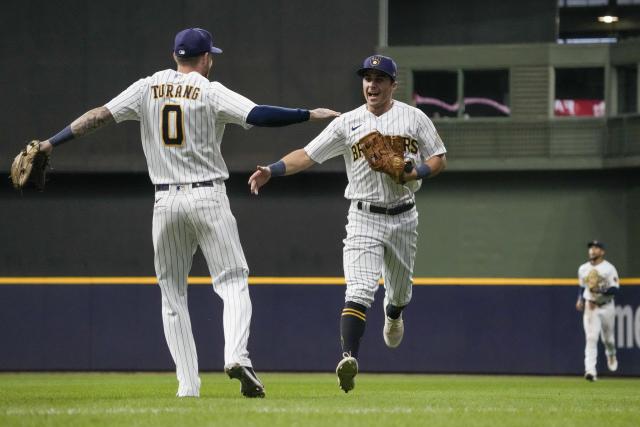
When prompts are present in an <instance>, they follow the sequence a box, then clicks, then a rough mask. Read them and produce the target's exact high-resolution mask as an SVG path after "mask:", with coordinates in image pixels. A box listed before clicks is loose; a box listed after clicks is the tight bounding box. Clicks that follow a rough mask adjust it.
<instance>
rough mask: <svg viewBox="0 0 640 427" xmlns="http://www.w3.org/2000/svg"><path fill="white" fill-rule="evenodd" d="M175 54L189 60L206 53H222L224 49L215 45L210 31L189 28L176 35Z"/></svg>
mask: <svg viewBox="0 0 640 427" xmlns="http://www.w3.org/2000/svg"><path fill="white" fill-rule="evenodd" d="M173 52H174V53H175V54H176V56H179V57H180V58H188V57H190V56H198V55H201V54H203V53H205V52H210V53H222V49H218V48H217V47H215V46H214V45H213V40H212V38H211V33H210V32H209V31H207V30H203V29H202V28H187V29H186V30H182V31H180V32H179V33H178V34H176V39H175V43H174V45H173Z"/></svg>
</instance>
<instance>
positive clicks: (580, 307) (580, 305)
mask: <svg viewBox="0 0 640 427" xmlns="http://www.w3.org/2000/svg"><path fill="white" fill-rule="evenodd" d="M576 310H578V311H583V310H584V300H578V301H576Z"/></svg>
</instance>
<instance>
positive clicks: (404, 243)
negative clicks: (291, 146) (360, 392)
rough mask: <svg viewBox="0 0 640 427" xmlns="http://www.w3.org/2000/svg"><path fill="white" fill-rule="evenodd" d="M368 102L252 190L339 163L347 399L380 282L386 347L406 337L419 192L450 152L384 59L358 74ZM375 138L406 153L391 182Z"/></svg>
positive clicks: (261, 174)
mask: <svg viewBox="0 0 640 427" xmlns="http://www.w3.org/2000/svg"><path fill="white" fill-rule="evenodd" d="M357 73H358V75H360V76H361V77H362V91H363V95H364V98H365V101H366V103H365V104H364V105H362V106H360V107H358V108H356V109H355V110H352V111H349V112H348V113H344V114H342V115H341V116H340V117H339V118H337V119H335V120H333V121H332V122H331V124H329V126H327V127H326V128H325V129H324V130H323V131H322V132H321V133H320V134H319V135H318V136H317V137H316V138H315V139H313V141H311V142H310V143H309V144H307V146H306V147H304V148H302V149H298V150H295V151H293V152H291V153H289V154H287V155H286V156H285V157H284V158H282V160H280V161H278V162H276V163H274V164H272V165H269V166H258V169H257V171H256V172H255V173H254V174H253V175H252V176H251V178H250V179H249V184H250V186H251V191H252V192H253V193H254V194H258V191H259V189H260V187H262V186H263V185H265V184H266V183H267V182H268V181H269V179H270V178H271V177H273V176H281V175H292V174H295V173H298V172H300V171H303V170H305V169H307V168H309V167H311V166H312V165H314V164H316V163H322V162H324V161H326V160H328V159H330V158H332V157H336V156H342V157H343V158H344V161H345V165H346V172H347V178H348V181H349V183H348V185H347V188H346V190H345V193H344V195H345V197H346V198H347V199H349V200H350V201H351V207H350V208H349V215H348V224H347V237H346V238H345V239H344V250H343V267H344V275H345V279H346V283H347V289H346V296H345V305H344V308H343V310H342V316H341V321H340V335H341V343H342V351H343V354H342V358H341V360H340V361H339V363H338V366H337V368H336V373H337V375H338V383H339V386H340V388H341V389H342V390H344V391H345V392H349V391H350V390H352V389H353V388H354V386H355V382H354V377H355V376H356V374H357V373H358V361H357V357H358V350H359V347H360V339H361V338H362V336H363V334H364V330H365V324H366V316H367V309H369V308H370V307H371V304H372V302H373V300H374V294H375V292H376V290H377V289H378V287H379V285H378V281H379V279H380V277H381V276H382V277H383V278H384V287H385V297H384V306H383V307H384V312H385V324H384V330H383V337H384V341H385V343H386V345H387V346H388V347H390V348H395V347H397V346H398V345H400V342H401V340H402V337H403V334H404V322H403V319H402V310H403V309H404V308H405V307H406V306H407V304H409V301H410V300H411V291H412V285H413V267H414V261H415V256H416V248H417V240H418V231H417V227H418V212H417V210H416V208H415V192H416V191H417V190H418V189H419V188H420V185H421V183H422V180H423V179H425V178H427V177H433V176H436V175H437V174H438V173H440V172H441V171H442V170H444V168H445V163H446V161H445V152H446V150H445V147H444V145H443V143H442V140H441V139H440V137H439V136H438V133H437V132H436V129H435V127H434V126H433V123H431V120H429V118H428V117H427V116H426V115H425V114H424V113H423V112H422V111H420V110H419V109H417V108H415V107H412V106H409V105H407V104H405V103H402V102H399V101H396V100H394V99H393V92H394V90H395V89H396V87H397V82H396V77H397V68H396V64H395V62H394V61H393V60H392V59H391V58H389V57H385V56H382V55H373V56H371V57H369V58H366V59H365V61H364V64H363V66H362V68H360V69H359V70H358V72H357ZM372 133H376V134H379V135H381V138H382V137H386V138H387V139H389V140H393V141H395V142H398V141H400V142H401V143H402V147H403V148H404V159H405V161H406V162H407V166H408V167H407V168H406V169H405V170H404V171H402V176H400V177H392V176H390V175H389V174H387V173H382V172H379V171H375V170H373V169H372V168H371V167H370V164H369V162H368V161H367V160H368V159H367V160H365V156H364V154H363V144H364V140H365V139H367V138H368V137H369V136H370V135H371V134H372Z"/></svg>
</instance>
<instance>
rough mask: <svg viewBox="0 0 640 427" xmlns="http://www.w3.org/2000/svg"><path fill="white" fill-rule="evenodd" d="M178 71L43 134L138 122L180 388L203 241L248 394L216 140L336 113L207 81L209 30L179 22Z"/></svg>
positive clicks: (251, 380)
mask: <svg viewBox="0 0 640 427" xmlns="http://www.w3.org/2000/svg"><path fill="white" fill-rule="evenodd" d="M173 51H174V53H173V57H174V60H175V62H176V65H177V70H173V69H167V70H162V71H159V72H157V73H155V74H153V75H152V76H150V77H146V78H142V79H140V80H138V81H137V82H135V83H133V84H132V85H131V86H130V87H129V88H127V89H126V90H125V91H123V92H122V93H121V94H119V95H118V96H117V97H115V98H114V99H113V100H111V101H110V102H108V103H107V104H106V105H104V106H102V107H98V108H95V109H92V110H90V111H88V112H86V113H85V114H83V115H82V116H81V117H80V118H78V119H77V120H75V121H74V122H73V123H71V125H69V126H67V127H66V128H65V129H63V130H62V131H61V132H59V133H58V134H56V135H55V136H53V137H52V138H50V139H49V140H46V141H44V142H41V143H40V147H41V149H43V150H44V151H46V152H48V153H50V152H51V150H52V149H53V147H54V146H57V145H59V144H61V143H63V142H66V141H69V140H71V139H73V138H78V137H81V136H84V135H87V134H89V133H90V132H92V131H94V130H97V129H100V128H102V127H104V126H105V125H107V124H109V123H112V122H114V121H115V122H121V121H124V120H137V121H139V122H140V131H141V139H142V146H143V150H144V154H145V157H146V160H147V166H148V170H149V176H150V178H151V181H152V183H153V184H154V185H155V204H154V213H153V230H152V235H153V236H152V237H153V246H154V264H155V270H156V275H157V278H158V283H159V285H160V290H161V293H162V320H163V325H164V333H165V338H166V340H167V344H168V347H169V350H170V352H171V356H172V358H173V360H174V362H175V364H176V373H177V378H178V383H179V384H178V392H177V396H179V397H198V396H199V395H200V377H199V375H198V358H197V354H196V348H195V342H194V339H193V333H192V330H191V320H190V316H189V310H188V304H187V277H188V274H189V270H190V269H191V264H192V261H193V254H194V253H195V251H196V249H197V247H198V246H200V248H201V250H202V252H203V254H204V256H205V259H206V262H207V266H208V267H209V271H210V274H211V278H212V281H213V289H214V291H215V292H216V293H217V294H218V295H219V296H220V298H221V299H222V300H223V302H224V311H223V329H224V338H225V348H224V359H225V371H226V372H227V374H228V375H229V376H230V377H231V378H236V379H238V380H240V383H241V392H242V394H243V395H244V396H247V397H264V395H265V392H264V386H263V385H262V383H261V382H260V380H259V379H258V377H257V376H256V374H255V372H254V371H253V368H252V363H251V360H250V359H249V353H248V351H247V342H248V339H249V327H250V323H251V300H250V298H249V289H248V282H247V279H248V275H249V269H248V266H247V262H246V259H245V256H244V253H243V251H242V247H241V245H240V238H239V234H238V229H237V225H236V220H235V218H234V216H233V214H232V213H231V210H230V207H229V200H228V198H227V195H226V189H225V185H224V181H225V180H226V179H227V178H228V177H229V173H228V170H227V166H226V164H225V162H224V160H223V158H222V155H221V151H220V145H221V142H222V136H223V133H224V129H225V126H226V125H227V124H236V125H240V126H242V127H244V128H246V129H248V128H250V127H251V125H257V126H284V125H289V124H293V123H299V122H304V121H307V120H318V119H325V118H329V117H336V116H338V115H339V113H336V112H335V111H332V110H328V109H324V108H320V109H315V110H311V111H309V110H304V109H288V108H281V107H273V106H266V105H256V104H255V103H253V102H252V101H250V100H249V99H247V98H245V97H244V96H242V95H240V94H238V93H235V92H233V91H231V90H230V89H227V88H226V87H225V86H223V85H222V84H220V83H218V82H210V81H209V79H208V76H209V73H210V71H211V68H212V66H213V54H217V53H222V50H221V49H219V48H217V47H215V46H214V45H213V41H212V38H211V34H210V33H209V32H208V31H206V30H202V29H199V28H188V29H185V30H183V31H180V32H179V33H178V34H177V35H176V37H175V41H174V49H173Z"/></svg>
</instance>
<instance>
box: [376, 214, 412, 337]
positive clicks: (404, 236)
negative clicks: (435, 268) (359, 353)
mask: <svg viewBox="0 0 640 427" xmlns="http://www.w3.org/2000/svg"><path fill="white" fill-rule="evenodd" d="M387 223H388V225H387V226H388V229H389V234H388V235H387V237H386V246H385V252H384V268H383V277H384V289H385V297H384V305H383V307H384V313H385V322H384V328H383V332H382V335H383V338H384V342H385V344H386V345H387V347H389V348H396V347H398V346H399V345H400V343H401V342H402V338H403V336H404V321H403V319H402V310H404V308H405V307H406V306H407V305H408V304H409V302H410V301H411V295H412V289H413V267H414V263H415V258H416V249H417V242H418V231H417V228H418V213H417V211H416V210H415V209H412V210H410V211H408V212H405V213H403V214H400V215H396V216H393V217H389V218H387Z"/></svg>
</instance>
